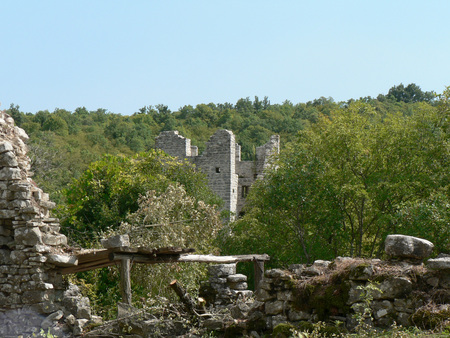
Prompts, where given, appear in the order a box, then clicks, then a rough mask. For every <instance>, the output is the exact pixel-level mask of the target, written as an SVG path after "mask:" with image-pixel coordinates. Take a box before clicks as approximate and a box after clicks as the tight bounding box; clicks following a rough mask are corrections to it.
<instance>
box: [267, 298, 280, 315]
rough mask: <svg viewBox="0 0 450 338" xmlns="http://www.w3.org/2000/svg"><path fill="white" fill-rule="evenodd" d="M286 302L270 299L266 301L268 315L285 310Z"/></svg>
mask: <svg viewBox="0 0 450 338" xmlns="http://www.w3.org/2000/svg"><path fill="white" fill-rule="evenodd" d="M283 305H284V302H282V301H280V300H275V301H268V302H266V303H265V306H264V311H265V313H266V314H268V315H277V314H279V313H281V312H283Z"/></svg>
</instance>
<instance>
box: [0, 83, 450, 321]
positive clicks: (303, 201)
mask: <svg viewBox="0 0 450 338" xmlns="http://www.w3.org/2000/svg"><path fill="white" fill-rule="evenodd" d="M449 100H450V88H447V89H446V90H445V91H444V92H443V94H441V95H439V96H436V95H435V94H434V93H432V92H423V91H421V90H420V88H419V87H418V86H417V85H415V84H410V85H407V86H403V85H402V84H401V85H398V86H394V87H393V88H391V89H390V90H389V92H388V94H387V95H382V94H380V95H379V96H378V97H377V98H372V97H365V98H360V99H358V100H354V99H351V100H348V101H347V102H335V101H334V100H333V99H332V98H324V97H321V98H319V99H316V100H314V101H310V102H307V103H298V104H293V103H292V102H290V101H285V102H283V103H282V104H272V103H271V102H270V101H269V99H268V98H267V97H265V98H264V99H262V100H261V99H259V98H258V97H255V98H254V100H250V99H249V98H243V99H240V100H238V101H237V102H236V103H235V104H231V103H220V104H213V103H209V104H198V105H197V106H195V107H193V106H184V107H181V108H180V109H179V110H178V111H175V112H171V111H170V110H169V109H168V107H167V106H164V105H157V106H147V107H143V108H141V109H139V111H138V112H135V113H134V114H132V115H130V116H121V115H119V114H114V113H112V112H108V111H107V110H105V109H97V110H95V111H88V110H87V109H85V108H83V107H80V108H77V109H76V110H75V111H74V112H70V111H67V110H64V109H58V108H56V109H55V110H54V111H53V112H49V111H39V112H37V113H36V114H32V113H24V112H21V111H20V107H19V106H17V105H11V107H10V108H9V109H8V110H7V113H9V114H11V115H12V116H13V117H14V119H15V121H16V124H17V125H18V126H20V127H22V128H24V129H25V130H26V132H27V133H28V134H29V135H30V144H29V147H30V152H29V155H30V157H31V159H32V167H33V171H34V172H35V177H34V178H35V180H36V182H37V183H38V185H39V186H40V187H41V188H43V189H44V191H46V192H49V193H50V194H51V198H52V199H53V200H54V201H55V202H57V204H58V205H59V206H60V207H59V209H58V211H57V214H58V216H59V217H60V219H61V224H62V232H64V233H65V234H67V235H68V237H69V239H70V241H71V244H74V245H81V246H84V247H95V246H96V245H98V239H99V237H101V236H102V235H103V236H106V235H112V234H117V233H129V234H130V236H131V240H132V243H133V245H151V246H160V245H161V246H168V245H180V246H191V245H192V246H194V247H195V248H196V249H197V250H199V252H208V253H211V252H215V251H216V250H219V251H220V252H221V253H230V254H241V253H242V254H247V253H267V254H269V255H270V256H271V261H270V263H269V264H268V267H280V266H286V265H287V264H290V263H302V262H303V263H308V262H312V261H314V260H315V259H317V258H321V259H331V258H334V257H336V256H338V255H341V256H364V257H374V256H377V257H379V256H381V255H382V249H381V248H382V247H383V240H384V238H385V237H386V235H387V234H389V233H402V234H407V235H414V236H418V237H423V238H426V239H428V240H431V241H432V242H433V243H434V244H435V245H436V249H437V250H436V251H440V252H447V253H450V242H449V238H450V232H449V231H450V227H449V226H448V225H449V224H450V208H449V205H450V201H449V196H450V182H449V176H448V172H449V169H450V168H449V164H450V156H449V152H450V150H449V149H450V146H449V115H450V101H449ZM219 128H225V129H230V130H232V131H233V132H234V133H235V134H236V136H237V141H238V142H239V143H240V144H241V146H242V159H243V160H251V159H254V156H255V147H256V146H259V145H262V144H264V143H265V142H266V141H267V140H268V139H269V137H270V136H271V135H272V134H279V135H280V136H281V140H282V151H281V154H280V156H279V157H278V158H276V159H275V160H274V166H273V167H272V169H271V170H269V171H268V172H267V173H266V178H265V179H264V180H261V181H258V183H257V184H256V185H254V186H253V187H252V189H251V191H250V195H249V196H248V204H247V209H246V214H245V215H244V217H243V218H241V219H240V220H238V221H237V222H234V223H232V224H229V225H227V226H226V228H225V229H224V230H223V231H222V232H221V234H220V236H216V233H217V230H218V228H219V224H218V223H217V222H218V219H219V218H218V215H217V213H216V212H217V209H214V207H213V206H214V205H218V204H220V202H219V201H218V199H217V197H215V196H214V195H213V194H212V193H211V191H210V190H209V189H208V188H207V183H206V181H205V177H204V176H203V175H202V174H201V173H199V172H197V171H196V170H195V168H194V167H193V166H192V165H190V164H189V163H188V162H181V163H180V162H178V161H176V160H175V159H173V158H171V157H170V156H167V155H166V154H164V153H162V152H159V151H154V150H153V146H154V139H155V137H156V136H157V135H158V134H159V133H160V132H161V131H164V130H179V131H180V133H181V134H182V135H184V136H186V137H188V138H190V139H191V140H192V143H193V145H197V146H199V151H200V153H201V152H202V150H203V148H204V146H205V142H206V141H207V140H208V138H209V137H210V136H211V135H212V134H213V133H214V132H215V130H217V129H219ZM146 225H153V226H152V227H146ZM213 240H216V241H215V243H214V245H213V243H212V241H213ZM219 251H217V252H219ZM170 267H171V268H172V269H171V270H166V268H167V266H158V267H152V269H153V270H152V271H148V270H144V268H142V269H141V268H137V267H136V266H135V267H134V268H133V274H134V276H133V278H134V281H135V282H134V283H133V288H134V290H133V294H134V295H136V296H135V298H134V299H133V301H134V303H135V305H140V304H143V303H145V302H146V301H147V300H146V299H147V295H148V292H149V291H150V290H151V291H152V293H151V294H152V295H155V293H156V292H157V290H161V289H163V285H164V284H165V283H166V281H167V278H178V277H180V278H181V276H185V277H192V278H187V279H185V280H184V282H185V284H186V285H187V286H188V288H189V289H190V290H193V289H194V288H195V287H194V286H196V281H197V280H198V279H199V278H200V277H201V276H202V273H203V268H204V267H201V266H195V267H194V266H193V265H189V267H190V269H191V270H189V269H185V268H184V267H181V266H179V265H173V266H170ZM169 271H170V272H169ZM150 273H151V274H152V276H155V277H154V278H153V280H152V282H151V283H148V280H146V279H145V276H146V274H150ZM156 276H157V277H156ZM77 278H78V281H79V282H82V283H84V284H85V290H86V292H87V293H89V294H90V296H91V300H92V301H93V303H94V304H96V306H97V309H99V310H100V309H101V311H103V313H102V314H106V315H107V316H112V311H113V310H112V309H113V306H115V304H116V302H117V301H118V299H119V296H118V295H119V292H118V286H117V279H118V278H117V271H116V270H115V268H107V269H103V270H102V271H94V272H89V273H84V274H79V275H78V276H77ZM191 281H192V282H191ZM313 292H315V291H314V290H313ZM316 292H317V290H316ZM321 292H322V293H323V296H324V297H325V298H326V297H329V293H330V292H331V293H335V292H337V290H328V291H327V290H322V291H321ZM149 297H150V296H149ZM142 298H144V300H143V299H142Z"/></svg>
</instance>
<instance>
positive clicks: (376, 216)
mask: <svg viewBox="0 0 450 338" xmlns="http://www.w3.org/2000/svg"><path fill="white" fill-rule="evenodd" d="M449 94H450V91H449V89H447V90H446V91H445V92H444V94H443V95H441V98H440V101H439V104H438V105H437V107H433V106H430V105H428V104H426V103H418V106H417V107H416V108H417V112H415V113H414V114H412V115H409V114H402V113H398V112H389V113H384V112H383V111H381V110H378V109H376V107H374V106H372V105H371V104H369V103H366V102H363V100H361V101H357V102H352V103H350V104H349V105H348V106H347V107H344V108H339V109H336V110H333V111H331V112H330V114H329V115H324V114H322V115H320V116H319V119H318V121H317V123H315V124H313V125H311V127H310V128H307V129H305V130H302V131H300V133H299V134H298V136H297V139H296V140H295V141H294V142H292V143H291V144H290V145H289V146H287V147H286V148H285V149H284V151H283V152H282V153H281V154H280V156H279V157H278V158H277V160H276V161H275V162H274V164H273V166H272V169H271V170H269V171H268V172H267V173H266V176H265V179H264V180H261V181H258V182H257V184H255V185H254V186H253V187H252V189H251V191H250V195H249V196H248V199H247V203H248V204H247V209H246V214H245V216H244V217H243V218H242V219H240V220H238V221H237V222H236V223H234V224H233V225H232V228H231V235H230V236H229V237H228V238H227V240H226V241H225V244H224V247H225V248H226V249H227V251H228V252H232V253H239V252H241V251H245V250H247V251H248V250H251V251H252V252H255V251H256V252H261V253H262V252H266V253H268V254H270V255H271V256H272V257H273V258H274V260H273V261H274V262H275V265H277V264H280V263H282V264H287V263H293V262H298V261H299V260H300V261H302V262H312V261H313V260H314V259H317V258H321V259H324V258H332V257H336V256H339V255H341V256H346V255H350V256H367V257H372V256H380V255H381V254H382V252H383V250H382V248H383V240H384V238H385V237H386V235H388V234H392V233H404V234H409V235H417V236H420V235H422V236H423V235H424V234H426V236H424V237H426V238H427V239H429V240H431V241H433V242H435V244H436V245H437V246H438V248H437V249H438V251H439V250H440V251H441V252H442V251H445V252H449V251H450V243H449V238H450V227H449V226H448V225H449V222H450V214H449V207H448V206H449V204H450V200H449V176H448V172H449V169H450V168H449V156H450V149H449V138H448V118H449V104H448V98H449V96H450V95H449Z"/></svg>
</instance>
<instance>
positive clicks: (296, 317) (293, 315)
mask: <svg viewBox="0 0 450 338" xmlns="http://www.w3.org/2000/svg"><path fill="white" fill-rule="evenodd" d="M288 318H289V320H291V321H293V322H296V321H300V320H310V319H311V315H310V314H309V313H307V312H303V311H296V310H292V309H291V310H290V311H289V314H288Z"/></svg>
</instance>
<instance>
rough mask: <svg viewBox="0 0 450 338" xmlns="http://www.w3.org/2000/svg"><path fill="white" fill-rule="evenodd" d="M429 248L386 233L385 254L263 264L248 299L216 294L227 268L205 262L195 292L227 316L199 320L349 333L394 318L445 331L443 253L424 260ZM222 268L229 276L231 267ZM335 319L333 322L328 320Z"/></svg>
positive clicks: (449, 286)
mask: <svg viewBox="0 0 450 338" xmlns="http://www.w3.org/2000/svg"><path fill="white" fill-rule="evenodd" d="M432 250H433V244H432V243H431V242H429V241H427V240H424V239H420V238H415V237H411V236H403V235H391V236H388V237H387V239H386V252H387V254H388V255H389V259H388V260H385V261H382V260H380V259H361V258H350V257H338V258H337V259H335V260H334V261H324V260H317V261H315V262H314V263H313V264H312V265H306V264H294V265H291V266H290V267H289V269H288V270H282V269H272V270H267V271H266V272H265V275H264V279H263V281H262V282H261V283H260V288H259V290H257V291H256V292H255V297H254V298H247V297H248V295H242V296H244V297H242V296H241V297H237V296H236V292H234V295H235V296H234V298H232V297H229V298H226V297H223V296H221V295H231V294H233V292H230V290H229V289H226V287H227V283H228V285H229V284H230V283H229V282H230V277H227V276H225V272H226V271H227V266H225V265H218V266H217V267H210V279H209V288H208V287H207V286H206V285H204V286H203V290H210V291H212V292H213V294H215V295H216V298H211V297H210V296H208V294H207V293H206V294H205V297H206V298H207V299H208V300H209V302H210V304H213V305H216V306H217V305H219V306H222V307H223V306H226V307H227V308H228V309H229V310H230V311H229V314H228V318H227V317H224V318H222V319H219V318H214V319H209V320H207V321H205V323H204V325H205V326H206V327H208V328H209V329H211V330H216V331H222V332H225V333H226V334H231V333H232V334H234V335H250V336H256V334H259V335H260V334H261V333H266V332H272V331H273V330H275V331H277V330H278V329H279V328H282V327H284V328H288V329H289V328H291V329H294V328H298V330H300V331H301V330H305V329H306V330H308V329H310V330H312V328H313V325H314V324H315V323H318V322H319V321H320V322H324V323H327V325H329V326H327V328H326V330H328V331H327V332H328V333H329V334H330V333H338V332H343V331H346V332H347V331H353V330H355V328H356V327H357V326H358V324H360V323H361V322H364V323H365V325H367V327H372V328H373V330H380V329H386V328H389V327H391V326H392V325H393V324H394V323H395V324H396V325H398V326H400V325H401V326H403V327H409V326H416V327H419V328H420V329H424V330H430V329H440V328H442V327H445V326H448V328H449V329H450V255H446V254H440V255H438V256H437V257H436V258H433V259H428V260H426V258H427V257H428V256H429V255H430V254H431V252H432ZM424 260H425V262H424ZM217 271H219V272H220V273H219V275H220V276H222V277H219V276H218V275H217ZM228 273H229V274H230V275H231V276H233V274H234V273H235V270H230V271H228ZM224 277H225V278H224ZM217 283H222V284H217ZM214 292H215V293H214ZM230 315H231V317H232V319H231V320H230V318H229V316H230ZM358 318H361V319H362V320H361V321H358ZM336 322H340V323H341V326H340V328H337V327H336V326H334V325H335V323H336ZM280 324H281V325H280ZM277 327H278V329H277ZM333 330H334V331H333Z"/></svg>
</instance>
